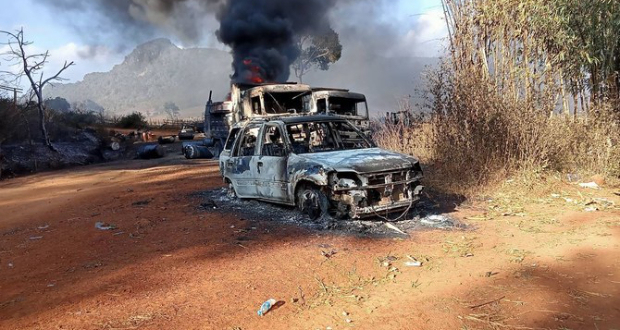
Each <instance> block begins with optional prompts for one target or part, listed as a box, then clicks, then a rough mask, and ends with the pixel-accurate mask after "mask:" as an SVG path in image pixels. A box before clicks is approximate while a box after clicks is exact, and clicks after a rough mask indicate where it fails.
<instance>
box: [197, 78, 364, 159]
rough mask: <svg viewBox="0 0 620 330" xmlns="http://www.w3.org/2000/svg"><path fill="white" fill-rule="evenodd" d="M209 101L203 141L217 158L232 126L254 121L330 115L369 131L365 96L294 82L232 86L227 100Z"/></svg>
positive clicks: (206, 108)
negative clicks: (296, 116) (283, 117)
mask: <svg viewBox="0 0 620 330" xmlns="http://www.w3.org/2000/svg"><path fill="white" fill-rule="evenodd" d="M211 96H212V94H211V93H209V101H208V102H207V105H206V107H205V124H204V131H205V137H206V138H205V140H204V143H205V145H206V146H207V147H209V148H210V150H211V152H212V153H213V155H214V156H215V157H218V156H219V154H220V152H221V150H222V146H223V145H224V143H225V140H226V137H227V135H228V132H229V131H230V129H231V127H232V126H233V125H234V124H235V123H239V122H244V121H248V120H252V119H255V118H275V117H282V116H295V115H321V114H323V115H333V116H336V117H341V118H344V119H346V120H349V121H351V122H352V123H353V124H354V125H355V126H357V127H358V128H359V129H361V130H362V131H364V132H367V131H368V127H369V114H368V106H367V103H366V97H365V96H364V95H363V94H359V93H352V92H350V91H349V90H346V89H335V88H312V87H310V86H309V85H305V84H297V83H278V84H258V85H257V84H233V85H232V86H231V91H230V94H229V95H228V97H227V100H226V101H223V102H213V101H212V100H211Z"/></svg>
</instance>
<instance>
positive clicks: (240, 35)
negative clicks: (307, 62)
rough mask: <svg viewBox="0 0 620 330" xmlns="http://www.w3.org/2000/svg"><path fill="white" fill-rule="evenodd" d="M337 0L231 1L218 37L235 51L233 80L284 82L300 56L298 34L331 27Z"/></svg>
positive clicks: (221, 17)
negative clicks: (330, 18) (331, 18)
mask: <svg viewBox="0 0 620 330" xmlns="http://www.w3.org/2000/svg"><path fill="white" fill-rule="evenodd" d="M333 5H334V0H229V1H228V2H227V3H226V4H225V5H224V6H223V8H222V9H221V11H220V12H219V14H218V20H219V21H220V29H219V30H218V31H217V36H218V39H219V40H220V41H221V42H222V43H224V44H226V45H228V46H230V48H231V49H232V54H233V70H234V74H233V75H232V80H233V82H243V83H260V82H263V81H269V82H283V81H286V80H287V79H288V78H289V74H290V66H291V64H292V63H293V62H294V61H295V59H297V57H298V56H299V51H298V49H297V45H296V41H295V37H296V36H299V35H305V34H315V33H320V32H321V31H324V29H326V28H329V21H328V12H329V10H330V9H331V8H332V6H333Z"/></svg>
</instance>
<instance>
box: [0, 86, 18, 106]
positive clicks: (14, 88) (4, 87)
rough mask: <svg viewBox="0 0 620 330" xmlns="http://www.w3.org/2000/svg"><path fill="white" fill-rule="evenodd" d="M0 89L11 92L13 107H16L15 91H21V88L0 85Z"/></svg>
mask: <svg viewBox="0 0 620 330" xmlns="http://www.w3.org/2000/svg"><path fill="white" fill-rule="evenodd" d="M0 90H5V91H9V92H13V108H17V92H20V93H21V92H22V89H21V88H17V87H11V86H4V85H0Z"/></svg>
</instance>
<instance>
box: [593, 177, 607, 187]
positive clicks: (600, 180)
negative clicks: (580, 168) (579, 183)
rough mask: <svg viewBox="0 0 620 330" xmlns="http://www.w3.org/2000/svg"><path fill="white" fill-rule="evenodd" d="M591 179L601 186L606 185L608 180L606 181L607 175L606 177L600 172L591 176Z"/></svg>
mask: <svg viewBox="0 0 620 330" xmlns="http://www.w3.org/2000/svg"><path fill="white" fill-rule="evenodd" d="M590 180H591V181H592V182H594V183H596V184H597V185H599V186H604V185H605V183H606V182H605V177H604V176H602V175H600V174H596V175H593V176H592V177H591V178H590Z"/></svg>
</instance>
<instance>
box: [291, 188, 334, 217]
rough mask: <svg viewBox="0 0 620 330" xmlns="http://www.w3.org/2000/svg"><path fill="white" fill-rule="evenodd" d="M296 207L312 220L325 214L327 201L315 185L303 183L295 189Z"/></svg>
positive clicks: (327, 207) (327, 206)
mask: <svg viewBox="0 0 620 330" xmlns="http://www.w3.org/2000/svg"><path fill="white" fill-rule="evenodd" d="M297 208H298V209H299V211H301V213H304V214H307V215H308V217H310V219H312V220H316V219H318V218H319V217H322V216H324V215H327V212H328V210H329V201H328V199H327V196H325V193H323V192H322V191H321V190H320V189H318V188H317V187H314V186H311V185H305V186H303V187H301V188H299V189H298V190H297Z"/></svg>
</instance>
